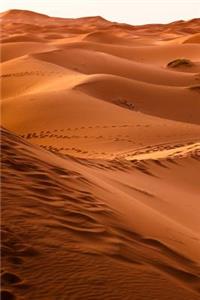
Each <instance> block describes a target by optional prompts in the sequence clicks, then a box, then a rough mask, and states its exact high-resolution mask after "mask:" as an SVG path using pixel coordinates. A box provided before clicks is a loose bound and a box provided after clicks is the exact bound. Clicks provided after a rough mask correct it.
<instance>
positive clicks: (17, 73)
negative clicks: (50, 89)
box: [0, 70, 65, 78]
mask: <svg viewBox="0 0 200 300" xmlns="http://www.w3.org/2000/svg"><path fill="white" fill-rule="evenodd" d="M46 75H47V76H49V75H61V76H64V75H65V74H63V73H62V72H56V71H50V72H42V71H39V70H36V71H31V72H30V71H24V72H16V73H7V74H2V75H0V78H9V77H24V76H46Z"/></svg>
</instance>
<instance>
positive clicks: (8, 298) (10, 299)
mask: <svg viewBox="0 0 200 300" xmlns="http://www.w3.org/2000/svg"><path fill="white" fill-rule="evenodd" d="M0 299H1V300H15V299H16V297H15V295H14V294H12V293H11V292H9V291H7V290H3V291H1V297H0Z"/></svg>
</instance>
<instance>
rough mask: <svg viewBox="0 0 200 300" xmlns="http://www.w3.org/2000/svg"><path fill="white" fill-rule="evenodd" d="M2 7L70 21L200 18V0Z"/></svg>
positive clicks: (58, 1) (23, 2)
mask: <svg viewBox="0 0 200 300" xmlns="http://www.w3.org/2000/svg"><path fill="white" fill-rule="evenodd" d="M0 8H1V11H5V10H8V9H12V8H17V9H27V10H33V11H37V12H41V13H44V14H48V15H50V16H57V17H66V18H77V17H83V16H95V15H100V16H102V17H104V18H106V19H108V20H112V21H117V22H125V23H129V24H145V23H167V22H172V21H175V20H180V19H184V20H187V19H192V18H198V17H200V0H1V4H0Z"/></svg>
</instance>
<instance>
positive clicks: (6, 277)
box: [1, 272, 21, 285]
mask: <svg viewBox="0 0 200 300" xmlns="http://www.w3.org/2000/svg"><path fill="white" fill-rule="evenodd" d="M1 280H2V282H3V283H5V284H11V285H13V284H16V283H19V282H21V279H20V277H19V276H17V275H16V274H14V273H9V272H5V273H3V274H2V276H1Z"/></svg>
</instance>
